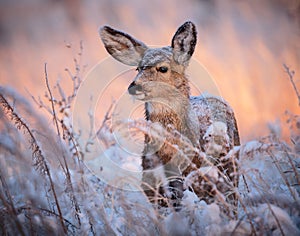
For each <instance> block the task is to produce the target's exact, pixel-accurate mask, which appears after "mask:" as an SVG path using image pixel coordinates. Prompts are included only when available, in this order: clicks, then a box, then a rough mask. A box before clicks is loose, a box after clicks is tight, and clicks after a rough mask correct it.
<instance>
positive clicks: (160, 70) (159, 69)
mask: <svg viewBox="0 0 300 236" xmlns="http://www.w3.org/2000/svg"><path fill="white" fill-rule="evenodd" d="M157 71H159V72H161V73H166V72H167V71H168V67H166V66H160V67H158V68H157Z"/></svg>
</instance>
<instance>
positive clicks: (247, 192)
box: [0, 46, 300, 235]
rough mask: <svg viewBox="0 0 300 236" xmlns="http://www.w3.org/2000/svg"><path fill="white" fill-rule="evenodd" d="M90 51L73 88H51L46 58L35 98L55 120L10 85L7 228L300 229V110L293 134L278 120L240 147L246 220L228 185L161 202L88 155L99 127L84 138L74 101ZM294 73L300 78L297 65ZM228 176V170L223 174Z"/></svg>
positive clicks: (3, 96) (0, 175)
mask: <svg viewBox="0 0 300 236" xmlns="http://www.w3.org/2000/svg"><path fill="white" fill-rule="evenodd" d="M81 55H82V46H81V47H80V52H79V54H78V57H79V58H77V59H75V60H74V63H75V71H74V72H71V71H70V70H67V73H68V74H69V75H70V81H71V83H72V84H73V90H72V92H71V94H65V92H64V90H63V88H62V87H61V86H60V84H59V83H57V84H56V86H55V88H54V89H53V88H52V87H51V85H50V81H49V79H48V75H47V67H46V65H45V82H46V87H47V93H46V96H45V99H44V100H46V101H44V100H43V99H40V98H38V99H36V98H35V99H34V101H35V103H36V104H38V106H39V107H41V108H43V109H45V110H46V111H48V112H49V114H50V115H51V117H52V119H53V122H51V124H50V125H49V124H48V123H46V122H45V118H44V117H43V116H41V115H40V114H39V113H38V112H36V110H35V109H33V108H32V106H31V103H30V102H29V101H27V100H26V99H24V98H23V97H21V96H20V95H19V94H18V93H16V92H15V91H14V90H12V89H10V88H3V87H1V88H0V117H1V123H0V128H1V129H0V150H1V152H0V162H1V163H0V233H1V235H36V234H38V235H40V234H42V235H43V234H45V235H52V234H59V235H79V234H84V235H100V234H107V235H159V234H160V235H171V234H184V233H185V234H191V235H198V234H209V235H219V234H221V233H227V234H230V235H261V234H271V235H273V234H275V235H280V234H282V235H289V234H291V235H292V234H293V235H295V234H298V233H299V232H300V225H299V222H300V210H299V209H300V206H299V191H300V187H299V186H300V177H299V168H300V161H299V153H300V151H299V150H300V117H299V116H298V115H293V114H289V113H287V116H288V119H287V124H285V125H288V126H289V127H290V133H291V142H289V143H286V142H284V141H282V140H281V139H280V134H279V132H278V130H279V129H278V127H277V126H272V129H271V132H270V135H269V136H268V137H264V138H261V139H259V140H254V141H251V142H248V143H245V144H243V145H242V146H241V147H240V148H239V153H240V154H239V155H240V161H239V165H240V168H239V170H240V173H239V174H240V175H241V179H240V187H239V189H234V188H233V187H232V185H230V183H227V184H229V185H230V186H229V187H230V188H231V189H232V191H237V192H238V196H239V214H238V219H234V218H232V216H230V215H226V214H224V211H222V208H231V207H232V206H230V205H228V203H226V202H225V201H224V199H225V198H224V196H222V193H221V192H220V191H218V186H217V187H216V192H217V198H216V200H215V201H214V202H212V203H210V204H207V203H205V202H204V201H200V200H199V199H198V198H197V197H196V196H195V195H194V194H193V193H192V192H190V191H186V192H185V195H184V198H183V200H182V206H183V207H182V210H181V211H179V212H176V211H174V209H172V208H166V209H164V208H162V209H157V208H156V207H154V206H153V205H151V204H150V203H148V201H147V198H146V196H144V194H143V193H142V192H129V191H124V190H121V189H117V188H114V187H112V186H110V185H107V184H105V183H104V182H103V181H102V180H101V179H99V178H98V177H97V176H95V175H94V174H93V173H91V172H90V171H89V169H88V168H87V167H86V166H85V163H84V162H83V160H84V157H85V154H86V152H88V150H89V148H88V146H89V145H93V140H94V139H95V137H92V135H91V138H90V139H89V140H88V141H87V143H84V144H82V143H79V142H78V137H79V136H80V134H77V133H76V132H75V131H74V130H73V128H72V126H71V125H70V124H71V122H70V121H71V109H72V103H73V100H74V99H75V98H76V94H77V91H78V88H79V86H80V83H81V62H80V57H81ZM285 68H286V70H287V72H289V70H288V69H287V68H288V67H285ZM289 76H290V77H289V78H290V79H291V81H294V79H293V76H294V73H289ZM291 76H292V77H291ZM53 90H54V91H53ZM54 94H55V95H54ZM110 113H111V110H110V111H109V112H108V114H107V115H106V117H105V119H104V122H103V124H102V126H101V127H100V130H99V131H98V134H97V135H98V137H101V138H102V139H103V140H102V141H103V142H104V143H106V146H107V149H109V148H111V147H113V146H114V143H113V142H111V140H110V138H111V135H112V134H113V129H114V128H115V127H111V120H110V119H111V116H110ZM120 125H126V126H128V125H130V126H131V130H132V129H135V132H142V133H147V132H148V130H149V129H147V128H146V129H145V127H146V126H147V125H149V124H145V123H143V122H137V121H130V122H129V124H128V123H126V124H125V123H123V124H120ZM150 125H151V124H150ZM154 131H155V132H153V130H152V132H151V134H152V135H153V134H157V137H166V136H168V135H178V134H176V133H166V131H164V130H161V129H158V130H154ZM182 147H183V149H179V151H181V152H182V156H183V157H184V156H185V153H187V152H189V151H190V149H191V147H190V146H189V143H188V142H186V140H185V139H184V138H183V139H182ZM195 151H197V150H193V152H195ZM201 155H202V157H203V158H204V159H205V155H204V154H201ZM187 160H188V161H189V159H188V158H187ZM206 161H207V163H209V160H206ZM197 173H198V174H200V175H201V173H202V172H201V171H199V172H197ZM223 175H224V174H223V173H220V172H218V176H219V177H224V176H223ZM202 177H205V175H203V176H202ZM208 181H211V180H208ZM211 183H212V184H215V183H214V182H211ZM224 184H225V183H224Z"/></svg>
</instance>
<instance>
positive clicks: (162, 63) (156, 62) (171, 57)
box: [100, 22, 197, 101]
mask: <svg viewBox="0 0 300 236" xmlns="http://www.w3.org/2000/svg"><path fill="white" fill-rule="evenodd" d="M196 35H197V33H196V27H195V25H194V24H193V23H192V22H186V23H184V24H183V25H182V26H180V27H179V29H178V30H177V32H176V33H175V35H174V36H173V39H172V42H171V46H166V47H162V48H149V47H147V46H146V45H145V44H144V43H143V42H141V41H139V40H137V39H135V38H133V37H132V36H130V35H128V34H126V33H123V32H121V31H118V30H115V29H113V28H111V27H109V26H104V27H102V28H101V29H100V36H101V39H102V41H103V43H104V45H105V48H106V50H107V52H108V53H109V54H111V55H112V56H113V57H114V58H115V59H116V60H118V61H120V62H122V63H124V64H126V65H129V66H136V67H137V70H138V74H137V76H136V77H135V79H134V81H133V82H132V83H131V84H130V85H129V87H128V92H129V94H131V95H133V96H134V97H135V98H137V99H139V100H144V101H146V100H150V99H155V98H156V99H161V98H168V99H170V96H174V97H176V96H179V97H180V96H181V97H182V96H184V97H185V98H188V97H189V86H188V81H187V79H186V78H185V76H184V72H185V69H186V67H187V66H188V64H189V61H190V58H191V56H192V55H193V52H194V49H195V46H196V41H197V39H196Z"/></svg>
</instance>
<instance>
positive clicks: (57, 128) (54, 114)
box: [45, 63, 60, 137]
mask: <svg viewBox="0 0 300 236" xmlns="http://www.w3.org/2000/svg"><path fill="white" fill-rule="evenodd" d="M45 80H46V85H47V89H48V92H49V95H50V102H51V106H52V112H53V119H54V122H55V126H56V130H57V134H58V136H59V137H60V131H59V127H58V122H57V117H56V112H55V108H54V102H53V96H52V92H51V89H50V86H49V80H48V73H47V63H45Z"/></svg>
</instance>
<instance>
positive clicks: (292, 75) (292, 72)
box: [283, 64, 300, 106]
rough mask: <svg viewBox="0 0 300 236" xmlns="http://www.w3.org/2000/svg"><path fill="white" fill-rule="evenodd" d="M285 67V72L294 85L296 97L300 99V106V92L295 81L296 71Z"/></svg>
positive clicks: (299, 100) (299, 101)
mask: <svg viewBox="0 0 300 236" xmlns="http://www.w3.org/2000/svg"><path fill="white" fill-rule="evenodd" d="M283 67H284V69H285V72H286V73H287V74H288V76H289V79H290V81H291V83H292V85H293V88H294V90H295V92H296V95H297V97H298V105H299V106H300V93H299V91H298V89H297V87H296V84H295V81H294V75H295V71H293V70H290V68H289V67H288V66H287V65H286V64H283Z"/></svg>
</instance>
